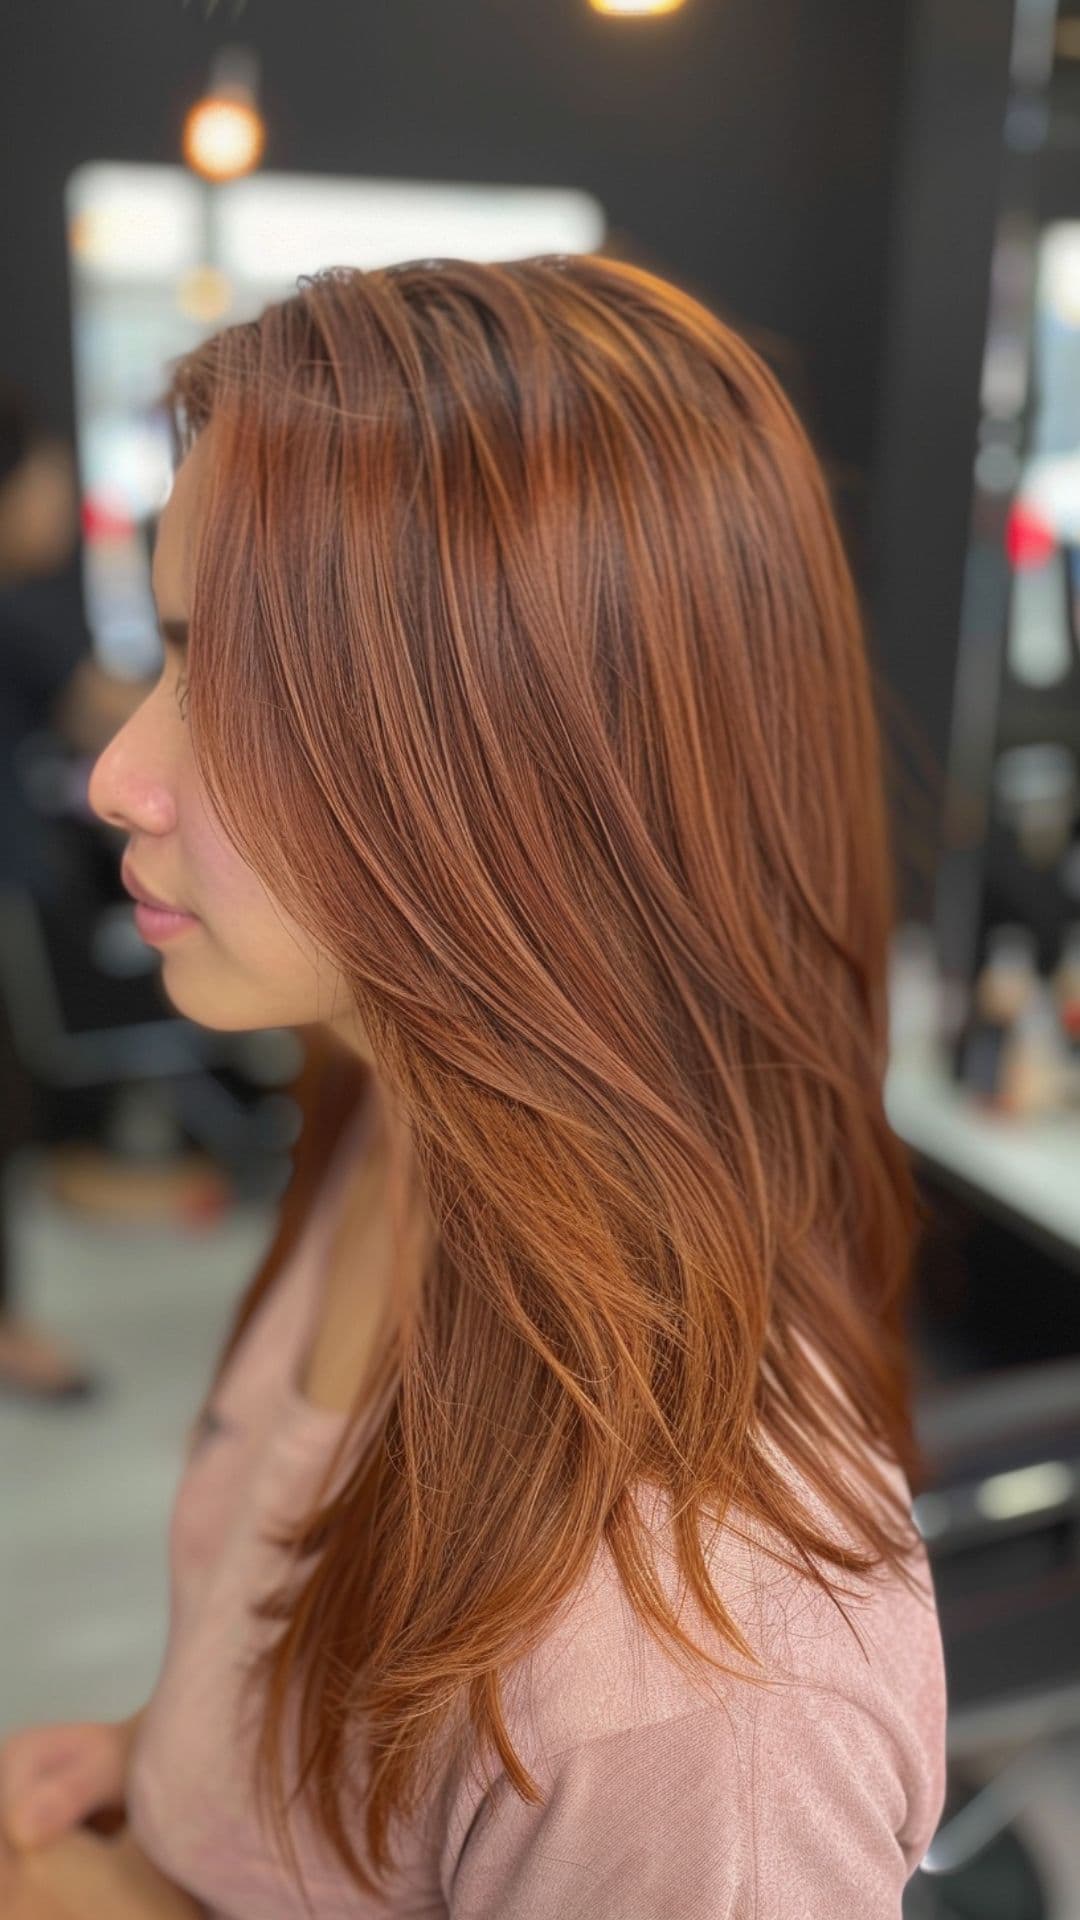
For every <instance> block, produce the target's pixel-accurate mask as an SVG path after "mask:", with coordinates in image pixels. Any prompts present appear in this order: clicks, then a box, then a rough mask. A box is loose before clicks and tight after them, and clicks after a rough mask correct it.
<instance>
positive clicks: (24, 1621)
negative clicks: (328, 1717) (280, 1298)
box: [0, 1150, 273, 1735]
mask: <svg viewBox="0 0 1080 1920" xmlns="http://www.w3.org/2000/svg"><path fill="white" fill-rule="evenodd" d="M39 1164H40V1162H39V1160H38V1159H37V1157H36V1155H35V1154H34V1153H33V1152H32V1151H31V1150H24V1151H23V1152H22V1153H21V1154H20V1155H19V1156H16V1158H15V1159H14V1160H13V1161H12V1162H11V1163H10V1164H9V1166H8V1169H7V1170H6V1177H5V1191H6V1193H7V1196H8V1201H9V1227H8V1231H9V1234H10V1236H11V1240H12V1265H13V1271H14V1273H15V1277H16V1282H17V1286H18V1299H19V1303H20V1305H21V1306H23V1307H24V1308H25V1310H26V1311H27V1313H33V1315H34V1318H35V1320H40V1321H41V1322H42V1323H43V1324H46V1325H48V1326H49V1327H50V1328H51V1329H52V1330H53V1331H55V1332H56V1333H58V1334H63V1336H64V1337H65V1338H66V1339H68V1340H69V1341H70V1342H71V1344H72V1346H73V1347H75V1349H76V1350H77V1351H78V1353H79V1355H80V1358H82V1359H83V1360H85V1361H86V1362H87V1363H91V1364H93V1365H94V1366H95V1367H96V1368H98V1369H100V1371H101V1373H102V1374H103V1375H107V1376H108V1382H107V1388H106V1390H105V1391H104V1392H103V1393H101V1394H100V1395H99V1396H97V1397H95V1398H94V1399H93V1400H88V1401H86V1402H85V1403H82V1402H79V1401H72V1402H70V1403H67V1404H64V1403H58V1404H57V1405H55V1406H51V1407H50V1406H48V1405H46V1404H44V1403H41V1402H33V1401H30V1400H28V1399H25V1398H23V1397H16V1396H14V1395H11V1394H5V1393H3V1392H0V1461H2V1463H3V1473H2V1478H0V1735H2V1733H3V1732H4V1731H6V1730H8V1729H9V1728H10V1727H11V1726H13V1725H19V1724H22V1723H23V1722H25V1721H27V1720H46V1719H54V1718H64V1719H68V1718H76V1719H81V1718H113V1717H117V1716H121V1715H124V1714H127V1713H131V1712H133V1711H134V1709H135V1708H136V1707H137V1706H138V1705H139V1704H140V1703H141V1701H142V1700H143V1699H144V1698H145V1696H146V1694H147V1692H148V1691H149V1690H150V1688H151V1687H152V1685H153V1682H154V1678H155V1676H156V1673H157V1670H158V1663H159V1661H160V1658H161V1653H162V1648H163V1644H164V1632H165V1619H166V1605H167V1576H166V1558H165V1551H166V1528H167V1524H168V1514H169V1507H170V1503H171V1499H172V1493H173V1489H174V1487H175V1484H176V1479H177V1475H178V1472H179V1469H180V1463H181V1457H182V1448H183V1443H184V1437H185V1432H186V1427H187V1423H188V1421H189V1420H190V1419H191V1418H192V1416H193V1414H194V1411H195V1406H196V1402H197V1400H198V1398H199V1397H200V1395H201V1392H202V1390H203V1388H204V1386H205V1383H206V1380H207V1378H208V1375H209V1370H210V1367H211V1364H212V1361H213V1358H214V1355H215V1353H216V1351H217V1347H218V1344H219V1341H220V1338H221V1336H222V1334H223V1332H224V1328H225V1324H226V1320H227V1318H228V1315H229V1312H230V1309H231V1306H232V1303H233V1301H234V1300H235V1299H236V1297H237V1295H238V1294H239V1293H240V1291H241V1290H242V1288H243V1286H244V1284H245V1282H246V1280H247V1279H248V1278H249V1277H250V1275H251V1273H252V1272H253V1270H254V1266H255V1263H256V1261H257V1259H258V1258H259V1255H260V1253H261V1251H262V1249H263V1247H264V1246H265V1244H266V1241H267V1237H268V1234H269V1232H270V1231H271V1228H272V1225H273V1221H272V1216H271V1213H270V1211H269V1210H268V1209H267V1208H265V1207H258V1208H256V1207H248V1208H245V1209H237V1210H236V1212H235V1213H234V1215H233V1216H231V1217H230V1219H229V1220H228V1222H227V1223H226V1224H224V1225H222V1224H220V1223H219V1224H217V1225H215V1226H214V1227H213V1228H212V1229H197V1228H189V1227H186V1226H183V1225H175V1226H173V1225H170V1226H169V1227H168V1229H167V1230H166V1229H163V1228H160V1227H156V1226H147V1225H143V1224H139V1225H131V1226H128V1225H126V1224H124V1225H113V1224H105V1223H102V1222H100V1221H97V1220H88V1219H86V1218H83V1217H82V1216H76V1215H74V1214H72V1213H69V1212H67V1211H65V1210H62V1209H60V1208H59V1207H58V1206H57V1205H56V1204H55V1203H54V1202H53V1201H52V1199H51V1198H50V1197H49V1196H48V1195H47V1194H46V1193H45V1191H44V1189H43V1187H42V1183H41V1181H40V1179H39V1178H38V1177H37V1174H38V1167H39Z"/></svg>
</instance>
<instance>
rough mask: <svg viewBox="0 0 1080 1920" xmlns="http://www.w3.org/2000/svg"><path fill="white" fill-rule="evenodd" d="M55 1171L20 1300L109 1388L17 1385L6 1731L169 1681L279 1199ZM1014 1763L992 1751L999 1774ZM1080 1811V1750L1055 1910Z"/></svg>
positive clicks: (1060, 1913) (1045, 1797) (1067, 1914)
mask: <svg viewBox="0 0 1080 1920" xmlns="http://www.w3.org/2000/svg"><path fill="white" fill-rule="evenodd" d="M39 1168H40V1159H39V1157H38V1155H37V1154H36V1153H35V1151H34V1150H33V1149H24V1150H23V1152H22V1153H21V1154H20V1155H19V1156H17V1157H16V1159H15V1160H14V1161H12V1162H10V1163H9V1165H8V1167H7V1168H6V1170H5V1173H4V1181H5V1191H6V1193H7V1196H8V1213H9V1224H8V1232H9V1235H10V1238H11V1243H12V1258H13V1265H14V1269H15V1273H16V1276H17V1282H18V1290H19V1299H20V1302H21V1303H23V1304H24V1305H25V1307H26V1310H27V1311H28V1312H32V1313H33V1314H34V1317H35V1318H36V1319H40V1320H41V1321H42V1322H44V1323H46V1324H48V1325H49V1326H50V1327H52V1328H53V1329H54V1330H55V1331H56V1332H58V1333H61V1334H63V1335H64V1336H65V1337H66V1338H67V1339H68V1340H70V1342H71V1343H72V1345H73V1346H74V1347H75V1348H76V1349H77V1350H78V1352H79V1354H80V1355H81V1356H82V1357H83V1358H84V1359H85V1360H86V1361H88V1362H91V1363H93V1364H94V1365H95V1366H96V1367H98V1368H100V1370H101V1372H102V1373H103V1374H105V1375H107V1376H108V1388H107V1391H106V1392H104V1393H103V1394H102V1395H101V1396H100V1397H98V1398H96V1399H94V1400H92V1401H88V1402H87V1403H85V1404H81V1403H79V1402H72V1403H70V1404H69V1405H66V1406H65V1405H58V1406H55V1407H52V1408H50V1407H47V1406H44V1405H41V1404H35V1403H33V1402H30V1401H28V1400H24V1399H21V1398H16V1397H14V1396H11V1395H6V1394H4V1393H2V1392H0V1462H2V1469H3V1470H2V1477H0V1738H2V1737H3V1735H4V1733H6V1732H8V1731H9V1730H10V1729H12V1728H14V1727H16V1726H20V1725H23V1724H25V1723H27V1722H32V1721H41V1720H52V1719H83V1718H116V1717H120V1716H122V1715H125V1714H128V1713H131V1712H133V1711H134V1709H135V1708H136V1707H137V1706H138V1705H139V1704H140V1703H141V1701H142V1700H143V1699H145V1697H146V1695H147V1693H148V1692H149V1691H150V1689H151V1687H152V1686H153V1683H154V1678H155V1676H156V1673H157V1669H158V1663H159V1661H160V1658H161V1652H162V1647H163V1643H164V1634H165V1620H166V1594H167V1585H166V1559H165V1552H166V1527H167V1522H168V1513H169V1507H170V1503H171V1499H172V1494H173V1489H174V1487H175V1484H176V1478H177V1475H178V1472H179V1469H180V1462H181V1453H182V1446H183V1440H184V1435H185V1430H186V1426H187V1422H188V1421H189V1420H190V1418H191V1417H192V1414H193V1412H194V1410H195V1405H196V1402H197V1400H198V1398H199V1396H200V1394H201V1391H202V1389H203V1387H204V1385H205V1382H206V1379H207V1377H208V1374H209V1369H210V1366H211V1363H212V1360H213V1357H214V1354H215V1352H216V1350H217V1347H218V1344H219V1341H220V1338H221V1336H222V1334H223V1331H224V1328H225V1324H226V1321H227V1318H228V1315H229V1313H230V1310H231V1307H232V1304H233V1302H234V1301H235V1299H236V1297H237V1296H238V1294H239V1293H240V1291H241V1290H242V1288H243V1286H244V1284H245V1283H246V1281H247V1279H248V1278H249V1277H250V1275H251V1273H252V1272H253V1270H254V1266H255V1263H256V1261H257V1260H258V1258H259V1256H260V1254H261V1252H262V1250H263V1248H264V1247H265V1245H266V1242H267V1238H268V1236H269V1233H270V1232H271V1231H272V1228H273V1209H272V1208H271V1207H267V1206H254V1205H253V1206H249V1207H245V1208H238V1209H237V1210H236V1211H235V1212H234V1214H233V1215H232V1216H231V1217H230V1218H229V1220H228V1221H227V1222H226V1223H225V1224H224V1225H222V1224H217V1225H215V1226H214V1227H212V1228H209V1229H196V1228H188V1227H184V1226H180V1225H176V1226H172V1225H170V1226H169V1227H168V1228H167V1229H166V1228H161V1227H149V1226H143V1225H139V1226H118V1225H110V1224H104V1223H101V1222H98V1221H93V1220H87V1219H85V1218H83V1217H81V1216H76V1215H74V1214H72V1213H69V1212H67V1211H65V1210H62V1209H61V1208H60V1207H58V1206H57V1205H56V1204H55V1202H54V1201H53V1200H52V1199H51V1198H50V1196H49V1195H48V1194H47V1193H46V1192H45V1190H44V1188H43V1186H42V1183H41V1181H40V1178H39ZM1005 1758H1007V1755H1006V1754H1004V1753H1001V1752H999V1753H995V1754H993V1755H987V1756H986V1770H987V1771H994V1770H995V1769H996V1768H997V1766H999V1765H1001V1764H1002V1763H1003V1761H1004V1759H1005ZM981 1771H982V1769H981V1768H980V1772H981ZM1078 1812H1080V1746H1078V1748H1077V1749H1076V1758H1075V1761H1073V1762H1069V1761H1063V1763H1062V1765H1061V1766H1059V1767H1054V1768H1053V1769H1051V1770H1050V1771H1048V1772H1047V1774H1046V1776H1045V1778H1044V1779H1043V1780H1042V1781H1041V1782H1040V1783H1039V1786H1038V1789H1037V1792H1036V1795H1035V1798H1034V1800H1033V1803H1032V1806H1031V1808H1030V1810H1029V1812H1028V1813H1027V1814H1026V1815H1025V1816H1023V1818H1022V1820H1021V1821H1020V1823H1019V1825H1020V1830H1021V1833H1022V1835H1023V1838H1024V1839H1025V1840H1026V1841H1027V1842H1028V1843H1029V1844H1030V1845H1032V1846H1033V1847H1034V1848H1035V1850H1036V1852H1037V1854H1038V1856H1039V1858H1040V1862H1041V1863H1042V1867H1043V1871H1044V1872H1045V1876H1046V1880H1047V1884H1048V1887H1049V1888H1050V1889H1051V1890H1052V1898H1053V1904H1052V1906H1051V1908H1050V1913H1051V1916H1052V1920H1080V1819H1078V1817H1077V1816H1078Z"/></svg>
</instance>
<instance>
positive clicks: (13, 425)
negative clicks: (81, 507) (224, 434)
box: [0, 383, 97, 1399]
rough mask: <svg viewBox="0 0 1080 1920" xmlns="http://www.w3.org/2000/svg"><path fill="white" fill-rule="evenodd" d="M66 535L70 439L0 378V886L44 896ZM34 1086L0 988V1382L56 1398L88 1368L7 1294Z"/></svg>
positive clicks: (63, 672) (82, 1387) (77, 637)
mask: <svg viewBox="0 0 1080 1920" xmlns="http://www.w3.org/2000/svg"><path fill="white" fill-rule="evenodd" d="M77 535H78V487H77V482H76V476H75V462H74V457H73V454H72V450H71V448H70V447H69V445H68V444H67V442H66V441H65V440H63V439H62V438H60V437H59V436H55V435H51V434H47V433H45V432H44V431H43V430H42V429H41V428H40V427H39V426H38V425H37V423H36V421H35V419H34V415H33V411H32V409H31V407H30V405H29V402H28V401H27V399H26V398H25V396H24V394H23V393H22V392H21V391H20V390H19V389H18V388H16V387H14V386H12V385H11V384H9V383H0V896H3V895H5V894H7V893H9V892H12V891H26V892H29V893H31V894H32V895H33V896H34V897H35V899H37V900H40V901H42V902H49V903H53V902H54V901H55V900H56V898H57V896H58V889H59V887H60V884H61V882H60V875H59V873H58V871H57V868H56V866H55V865H54V863H53V860H52V858H51V847H50V837H49V823H48V822H47V821H46V820H45V819H44V818H43V816H42V815H41V814H40V813H38V812H37V811H36V810H35V808H34V807H33V806H32V805H31V804H30V802H29V800H28V798H27V796H26V793H25V791H24V788H23V785H22V782H21V780H20V778H19V774H18V768H17V764H16V755H17V751H18V748H19V746H20V744H21V743H22V742H23V741H24V740H25V739H26V738H27V737H28V736H29V735H30V734H32V733H34V732H36V731H37V730H38V729H39V728H43V727H45V726H47V725H48V724H49V721H50V718H51V715H52V710H53V705H54V702H55V701H56V700H57V698H58V696H59V695H60V694H61V691H62V690H63V689H64V688H65V687H66V686H67V685H68V683H69V682H70V679H71V676H72V671H73V668H75V667H76V666H77V665H78V662H79V656H80V654H82V653H83V652H84V651H85V649H86V646H87V635H86V632H85V629H84V628H81V627H80V625H79V623H78V621H77V620H74V619H73V616H72V605H73V603H74V596H73V595H72V593H71V591H70V582H68V581H67V580H66V579H65V577H64V576H65V569H67V568H68V567H70V565H71V563H72V560H73V557H74V555H75V553H76V547H77ZM0 937H2V924H0ZM34 1096H35V1089H34V1086H33V1084H32V1082H31V1080H30V1076H29V1075H28V1074H27V1073H26V1070H25V1068H24V1067H23V1065H22V1063H21V1061H20V1060H19V1057H18V1053H17V1050H16V1047H15V1040H14V1035H13V1033H12V1030H11V1026H10V1022H9V1018H8V1011H7V1007H6V1004H5V1002H4V996H3V994H2V992H0V1391H2V1390H4V1389H15V1390H18V1391H19V1392H22V1393H29V1394H32V1395H34V1396H35V1397H41V1398H46V1399H47V1398H68V1397H71V1396H75V1395H77V1396H82V1395H84V1394H86V1393H87V1392H88V1391H90V1390H91V1388H93V1387H94V1386H95V1385H96V1384H97V1382H96V1380H95V1379H94V1377H93V1375H91V1374H90V1373H89V1372H88V1370H87V1369H86V1368H85V1367H84V1366H83V1365H82V1364H81V1363H80V1362H79V1360H78V1359H77V1357H76V1356H75V1355H74V1354H73V1353H72V1352H71V1350H70V1349H69V1348H68V1346H67V1345H66V1344H65V1343H64V1341H62V1340H61V1339H59V1338H58V1337H57V1336H56V1335H54V1334H53V1333H52V1332H51V1331H50V1330H49V1329H48V1328H45V1327H42V1326H38V1325H35V1323H34V1321H33V1320H32V1319H31V1318H30V1317H28V1316H27V1315H26V1314H25V1313H24V1312H23V1311H21V1309H20V1306H19V1302H18V1298H17V1275H16V1273H15V1271H14V1265H15V1249H14V1244H13V1236H12V1234H11V1222H10V1216H9V1212H8V1204H7V1202H8V1193H7V1181H8V1178H9V1177H10V1161H11V1157H12V1155H13V1154H14V1153H15V1152H16V1150H17V1149H18V1148H19V1147H21V1146H22V1145H23V1144H24V1143H25V1141H26V1140H27V1138H28V1137H32V1134H33V1109H34Z"/></svg>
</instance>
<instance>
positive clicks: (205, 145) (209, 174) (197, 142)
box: [182, 94, 266, 180]
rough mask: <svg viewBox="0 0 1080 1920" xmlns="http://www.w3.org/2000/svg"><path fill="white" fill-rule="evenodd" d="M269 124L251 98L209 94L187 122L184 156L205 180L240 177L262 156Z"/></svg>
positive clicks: (199, 102)
mask: <svg viewBox="0 0 1080 1920" xmlns="http://www.w3.org/2000/svg"><path fill="white" fill-rule="evenodd" d="M265 145H266V127H265V124H264V122H263V118H262V115H261V114H260V113H259V112H258V110H257V108H256V107H254V106H252V104H251V102H250V101H247V100H240V99H229V98H227V97H225V96H223V95H214V94H209V95H207V97H206V98H205V99H203V100H198V101H196V103H195V105H194V106H193V107H192V108H191V110H190V112H189V113H188V115H187V117H186V119H185V121H184V131H183V138H182V147H183V154H184V159H185V160H186V161H187V164H188V166H189V167H190V168H191V169H192V171H193V172H194V173H200V174H202V176H203V179H204V180H236V179H238V178H239V177H240V175H241V174H245V173H251V171H252V170H253V168H255V167H257V166H258V164H259V161H260V160H261V158H262V153H263V148H264V147H265Z"/></svg>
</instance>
